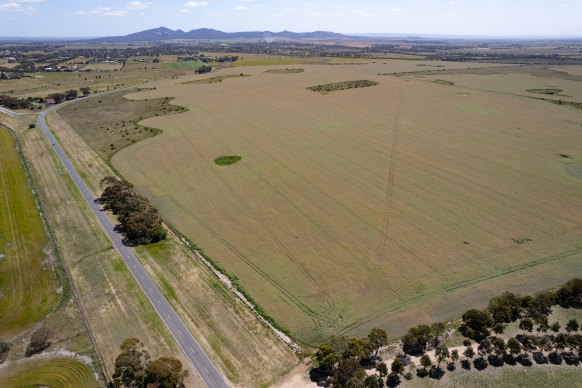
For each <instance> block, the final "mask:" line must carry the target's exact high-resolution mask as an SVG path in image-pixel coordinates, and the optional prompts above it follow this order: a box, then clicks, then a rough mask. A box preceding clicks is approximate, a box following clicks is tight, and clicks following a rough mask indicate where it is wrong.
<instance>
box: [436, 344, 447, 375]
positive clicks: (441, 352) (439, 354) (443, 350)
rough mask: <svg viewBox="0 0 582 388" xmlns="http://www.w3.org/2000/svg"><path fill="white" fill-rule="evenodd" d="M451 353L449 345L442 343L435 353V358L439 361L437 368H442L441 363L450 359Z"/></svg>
mask: <svg viewBox="0 0 582 388" xmlns="http://www.w3.org/2000/svg"><path fill="white" fill-rule="evenodd" d="M450 355H451V354H450V352H449V348H448V347H447V344H445V343H442V344H439V345H438V346H437V347H436V349H435V352H434V356H435V358H436V360H437V368H438V369H440V367H441V362H443V361H445V360H446V359H448V358H449V357H450Z"/></svg>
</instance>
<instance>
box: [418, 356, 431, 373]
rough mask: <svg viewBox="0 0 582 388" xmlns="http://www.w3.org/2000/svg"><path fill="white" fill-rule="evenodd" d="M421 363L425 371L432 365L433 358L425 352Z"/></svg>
mask: <svg viewBox="0 0 582 388" xmlns="http://www.w3.org/2000/svg"><path fill="white" fill-rule="evenodd" d="M420 365H422V367H423V368H424V370H425V371H426V370H427V369H428V368H430V367H431V366H432V360H431V359H430V357H429V356H428V354H425V355H423V356H422V357H421V358H420Z"/></svg>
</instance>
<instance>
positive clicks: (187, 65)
mask: <svg viewBox="0 0 582 388" xmlns="http://www.w3.org/2000/svg"><path fill="white" fill-rule="evenodd" d="M164 66H165V67H166V69H196V68H198V67H202V66H206V64H205V63H203V62H199V61H184V62H164Z"/></svg>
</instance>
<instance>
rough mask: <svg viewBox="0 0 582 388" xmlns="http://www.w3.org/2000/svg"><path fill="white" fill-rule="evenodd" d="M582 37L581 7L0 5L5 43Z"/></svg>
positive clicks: (476, 2) (348, 0)
mask: <svg viewBox="0 0 582 388" xmlns="http://www.w3.org/2000/svg"><path fill="white" fill-rule="evenodd" d="M161 26H164V27H168V28H171V29H182V30H184V31H189V30H192V29H197V28H214V29H217V30H221V31H226V32H236V31H264V30H269V31H273V32H279V31H282V30H290V31H294V32H307V31H315V30H324V31H333V32H340V33H396V34H434V35H461V36H504V37H510V36H519V37H582V0H564V1H562V0H384V1H382V0H195V1H187V0H164V1H162V0H151V1H148V0H143V1H141V0H140V1H111V0H75V1H65V0H0V36H2V37H97V36H114V35H126V34H130V33H133V32H138V31H142V30H146V29H150V28H156V27H161Z"/></svg>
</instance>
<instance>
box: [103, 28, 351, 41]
mask: <svg viewBox="0 0 582 388" xmlns="http://www.w3.org/2000/svg"><path fill="white" fill-rule="evenodd" d="M275 38H286V39H349V38H351V37H350V36H347V35H343V34H338V33H335V32H328V31H314V32H291V31H282V32H271V31H247V32H223V31H218V30H213V29H211V28H199V29H197V30H191V31H188V32H184V31H182V30H175V31H174V30H171V29H169V28H166V27H159V28H154V29H151V30H145V31H141V32H136V33H134V34H129V35H125V36H109V37H105V38H96V39H93V40H94V41H98V42H145V41H148V42H152V41H164V40H173V39H199V40H200V39H202V40H231V39H249V40H250V39H264V40H270V39H275ZM352 38H353V37H352Z"/></svg>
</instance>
